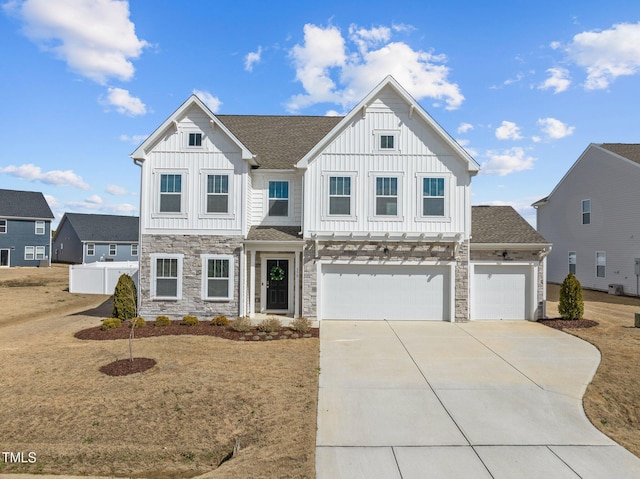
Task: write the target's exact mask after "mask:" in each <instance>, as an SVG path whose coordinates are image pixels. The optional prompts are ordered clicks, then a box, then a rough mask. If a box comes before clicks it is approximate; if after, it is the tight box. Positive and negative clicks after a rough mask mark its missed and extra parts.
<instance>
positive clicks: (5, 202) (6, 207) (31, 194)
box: [0, 189, 54, 267]
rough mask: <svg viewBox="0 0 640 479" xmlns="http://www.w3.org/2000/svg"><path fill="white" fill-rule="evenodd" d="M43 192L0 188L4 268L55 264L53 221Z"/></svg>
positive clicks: (0, 242)
mask: <svg viewBox="0 0 640 479" xmlns="http://www.w3.org/2000/svg"><path fill="white" fill-rule="evenodd" d="M53 218H54V216H53V213H52V212H51V208H49V205H48V204H47V200H45V198H44V196H43V194H42V193H40V192H37V191H16V190H4V189H0V267H9V266H39V265H40V264H41V261H45V260H46V261H47V264H51V260H50V258H51V254H50V253H51V221H52V220H53Z"/></svg>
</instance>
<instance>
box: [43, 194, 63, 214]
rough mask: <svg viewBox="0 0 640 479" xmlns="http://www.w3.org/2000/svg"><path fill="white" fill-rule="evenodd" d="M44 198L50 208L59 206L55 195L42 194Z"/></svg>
mask: <svg viewBox="0 0 640 479" xmlns="http://www.w3.org/2000/svg"><path fill="white" fill-rule="evenodd" d="M44 199H45V200H47V204H48V205H49V207H50V208H51V209H52V210H53V209H55V208H57V207H58V206H60V205H59V203H58V200H57V199H56V197H55V196H52V195H44Z"/></svg>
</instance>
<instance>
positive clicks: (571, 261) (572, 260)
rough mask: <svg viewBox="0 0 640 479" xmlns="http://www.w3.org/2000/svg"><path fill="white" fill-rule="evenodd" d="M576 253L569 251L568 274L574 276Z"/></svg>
mask: <svg viewBox="0 0 640 479" xmlns="http://www.w3.org/2000/svg"><path fill="white" fill-rule="evenodd" d="M576 260H577V256H576V252H575V251H569V273H572V274H574V275H575V274H576Z"/></svg>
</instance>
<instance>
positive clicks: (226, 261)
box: [202, 255, 234, 300]
mask: <svg viewBox="0 0 640 479" xmlns="http://www.w3.org/2000/svg"><path fill="white" fill-rule="evenodd" d="M233 264H234V263H233V256H232V255H203V256H202V271H203V274H202V281H203V284H202V297H203V299H208V300H231V299H233V267H234V266H233Z"/></svg>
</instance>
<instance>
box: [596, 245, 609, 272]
mask: <svg viewBox="0 0 640 479" xmlns="http://www.w3.org/2000/svg"><path fill="white" fill-rule="evenodd" d="M606 269H607V253H606V252H604V251H596V277H597V278H604V277H605V275H606Z"/></svg>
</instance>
